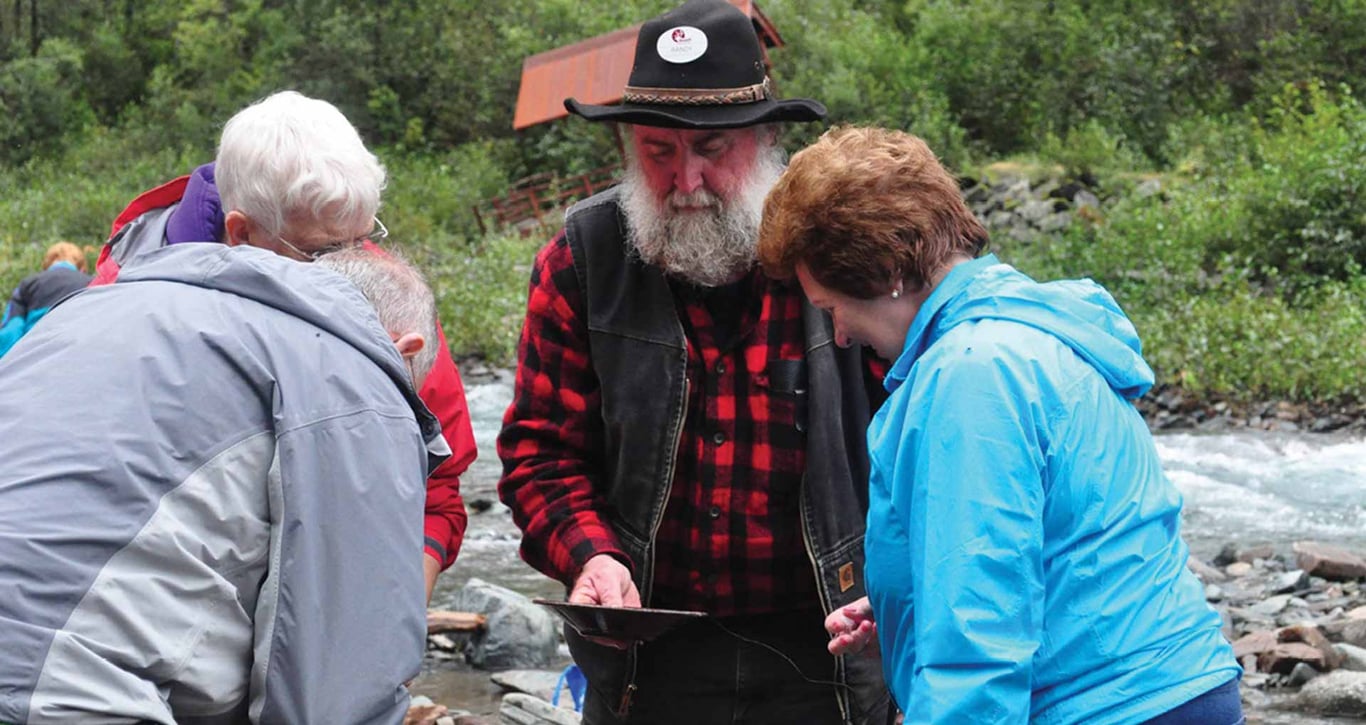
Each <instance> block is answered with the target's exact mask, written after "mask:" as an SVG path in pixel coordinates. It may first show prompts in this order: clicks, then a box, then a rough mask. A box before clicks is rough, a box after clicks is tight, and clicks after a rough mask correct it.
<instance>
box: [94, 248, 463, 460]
mask: <svg viewBox="0 0 1366 725" xmlns="http://www.w3.org/2000/svg"><path fill="white" fill-rule="evenodd" d="M139 282H175V283H179V284H186V285H191V286H194V287H202V288H205V289H211V290H217V291H219V292H226V293H229V294H233V295H237V296H239V297H245V298H247V299H250V300H254V301H256V302H259V303H261V304H263V305H267V306H269V307H273V308H275V309H277V310H280V311H282V312H285V313H287V314H290V315H293V316H294V317H297V318H299V319H301V320H304V321H306V322H308V323H310V324H312V325H314V326H315V327H317V328H318V329H320V330H325V331H327V332H330V333H332V334H333V335H335V336H337V337H338V338H341V339H342V340H345V341H346V342H347V343H349V344H350V345H351V346H352V347H354V348H356V349H357V350H359V351H360V352H361V353H362V354H364V355H365V356H366V357H367V358H369V359H370V360H373V361H374V363H375V364H376V365H378V366H379V367H380V369H381V370H383V371H384V372H385V373H386V374H387V375H388V376H389V378H390V379H392V380H393V381H394V384H395V385H397V386H398V388H399V390H401V391H403V395H404V397H405V398H406V399H407V401H408V404H409V405H410V406H411V407H412V409H413V412H414V413H415V414H416V415H417V422H418V427H419V428H420V429H421V431H422V437H423V439H424V440H426V441H427V443H428V452H429V458H430V457H439V459H444V458H445V457H447V456H449V455H450V448H449V447H447V446H446V443H445V439H444V438H442V436H441V425H440V423H439V422H438V421H437V419H436V416H434V415H432V413H431V411H429V410H428V409H427V406H426V405H425V404H424V403H423V402H422V400H421V399H420V398H418V395H417V391H416V390H415V389H414V388H413V381H412V378H411V376H410V374H409V371H408V366H407V365H406V364H405V363H404V362H403V358H402V356H400V355H399V353H398V349H397V348H395V347H394V344H393V342H392V341H391V340H390V339H389V336H388V334H387V333H385V331H384V328H383V327H382V326H381V325H380V323H379V318H378V317H377V316H376V315H375V311H374V308H373V307H372V306H371V305H370V303H369V301H367V300H366V299H365V297H364V296H363V295H362V294H361V293H360V290H358V289H356V286H355V285H353V284H351V282H350V281H349V280H347V279H346V278H345V277H342V276H341V275H339V274H337V273H335V272H332V271H331V270H328V269H324V268H323V267H319V266H316V265H312V264H304V263H302V262H296V261H294V260H291V259H287V258H285V257H282V256H280V255H278V254H274V253H272V252H268V251H266V250H263V249H256V248H254V247H247V246H237V247H229V246H226V245H223V244H217V243H186V244H176V245H172V246H167V247H163V248H161V249H157V250H154V251H150V252H148V253H146V254H144V255H141V256H139V257H137V258H136V262H135V263H130V264H129V265H128V266H127V267H125V268H124V269H123V270H122V271H121V272H120V274H119V278H118V281H117V282H116V283H115V284H117V285H125V284H137V283H139ZM439 462H440V460H436V461H435V462H433V463H431V464H430V465H429V471H430V469H431V468H432V467H434V466H435V465H436V463H439Z"/></svg>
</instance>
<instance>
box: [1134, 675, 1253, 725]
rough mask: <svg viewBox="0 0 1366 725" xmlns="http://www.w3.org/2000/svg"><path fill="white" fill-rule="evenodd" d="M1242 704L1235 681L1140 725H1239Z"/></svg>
mask: <svg viewBox="0 0 1366 725" xmlns="http://www.w3.org/2000/svg"><path fill="white" fill-rule="evenodd" d="M1244 722H1246V721H1245V720H1244V719H1243V701H1242V698H1241V697H1240V696H1239V695H1238V678H1236V677H1235V678H1233V679H1232V680H1229V681H1228V682H1225V683H1224V684H1222V685H1220V686H1218V687H1216V688H1214V689H1213V690H1210V691H1208V692H1206V693H1205V694H1203V695H1200V696H1199V697H1195V698H1193V699H1190V700H1187V701H1186V703H1185V704H1184V705H1180V706H1178V707H1175V708H1172V709H1171V710H1168V711H1166V712H1164V713H1162V714H1161V715H1158V716H1157V717H1155V718H1153V719H1151V720H1149V721H1147V722H1145V723H1143V725H1243V723H1244Z"/></svg>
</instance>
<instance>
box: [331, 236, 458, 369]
mask: <svg viewBox="0 0 1366 725" xmlns="http://www.w3.org/2000/svg"><path fill="white" fill-rule="evenodd" d="M314 264H317V265H318V266H320V267H326V268H327V269H330V270H332V271H333V272H336V273H337V274H340V275H341V276H343V277H345V278H347V279H348V280H351V283H352V284H354V285H356V287H357V288H358V289H359V290H360V293H361V294H362V295H364V296H365V299H367V300H369V301H370V304H371V305H373V306H374V308H375V313H376V314H377V315H378V316H379V322H380V324H381V325H383V326H384V331H385V332H388V333H389V335H390V336H392V337H393V338H394V339H398V338H399V337H401V336H403V335H406V334H408V333H410V332H416V333H418V334H420V335H422V337H423V338H424V339H425V340H426V344H425V345H423V346H422V349H421V350H419V351H418V352H417V354H416V355H415V356H414V357H413V372H414V374H415V375H416V376H417V379H418V380H422V379H423V378H425V377H426V376H427V373H429V372H431V370H432V365H433V364H434V363H435V362H436V351H437V345H440V344H441V342H440V338H438V337H437V334H436V299H435V298H434V297H433V295H432V288H431V287H430V286H428V285H427V280H426V278H424V277H423V276H422V273H421V272H419V271H418V270H417V268H416V267H414V266H412V265H411V264H409V263H408V262H406V261H405V260H403V259H402V258H401V257H399V256H398V255H397V254H396V253H395V252H392V251H389V250H385V252H383V253H381V252H378V251H373V250H370V249H366V248H354V249H342V250H338V251H335V252H329V253H327V254H324V255H322V256H321V257H318V259H317V261H316V262H314Z"/></svg>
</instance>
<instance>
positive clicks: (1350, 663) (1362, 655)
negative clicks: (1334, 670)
mask: <svg viewBox="0 0 1366 725" xmlns="http://www.w3.org/2000/svg"><path fill="white" fill-rule="evenodd" d="M1333 650H1334V651H1336V652H1337V653H1338V655H1339V656H1341V657H1342V664H1340V665H1338V667H1339V668H1340V669H1344V670H1352V671H1353V672H1366V647H1357V646H1356V645H1351V644H1345V643H1342V642H1339V643H1337V644H1335V645H1333Z"/></svg>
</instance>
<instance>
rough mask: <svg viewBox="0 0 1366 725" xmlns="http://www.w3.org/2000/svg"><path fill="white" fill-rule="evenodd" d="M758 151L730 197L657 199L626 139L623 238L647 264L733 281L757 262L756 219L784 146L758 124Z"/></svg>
mask: <svg viewBox="0 0 1366 725" xmlns="http://www.w3.org/2000/svg"><path fill="white" fill-rule="evenodd" d="M754 132H755V133H756V134H758V135H759V149H758V155H757V156H756V157H755V160H754V166H753V167H752V168H751V169H750V170H749V172H748V174H747V175H746V176H745V179H744V181H743V182H742V183H741V185H740V188H739V189H737V190H736V192H735V193H734V194H733V195H732V197H731V198H730V199H723V198H720V197H719V196H717V195H716V194H713V193H711V192H709V191H707V190H705V189H697V190H696V191H694V192H692V193H689V194H684V193H682V192H678V191H672V192H670V193H669V194H668V195H667V196H666V197H665V199H663V200H662V201H661V200H660V199H659V198H658V197H656V195H655V193H654V192H653V191H651V190H650V186H649V183H648V182H647V181H646V180H645V174H644V171H643V170H642V169H641V166H640V160H639V159H638V158H637V157H636V155H635V153H634V148H633V146H632V145H628V146H627V148H628V149H632V150H631V151H630V152H628V157H627V163H626V173H625V174H624V175H623V177H622V181H621V192H620V194H621V196H620V202H621V208H622V212H623V213H624V215H625V217H626V241H627V243H628V245H629V246H630V249H631V250H632V251H634V253H635V255H636V256H637V257H639V258H640V260H641V261H643V262H645V263H646V264H650V265H654V266H656V267H659V268H661V269H663V270H664V271H665V272H666V273H668V274H671V275H675V276H677V277H681V278H683V279H685V280H687V281H689V282H691V283H693V284H697V285H701V286H703V287H718V286H721V285H724V284H729V283H731V282H734V281H735V280H736V279H737V278H739V277H740V276H742V275H743V274H744V273H745V272H747V271H749V270H750V268H752V267H753V266H754V265H755V264H756V263H757V253H756V250H757V248H758V242H759V222H760V220H761V219H762V218H763V212H764V199H765V198H766V197H767V196H768V192H769V190H770V189H772V188H773V185H774V184H776V183H777V182H778V177H779V176H781V175H782V173H783V167H784V164H785V162H786V160H787V156H786V152H784V150H783V147H782V146H781V145H780V144H779V143H778V142H777V140H776V134H774V133H772V132H768V131H766V129H765V128H764V127H757V128H755V129H754ZM679 206H705V207H707V210H706V211H705V212H698V213H692V214H678V213H677V212H675V211H674V208H675V207H679Z"/></svg>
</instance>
